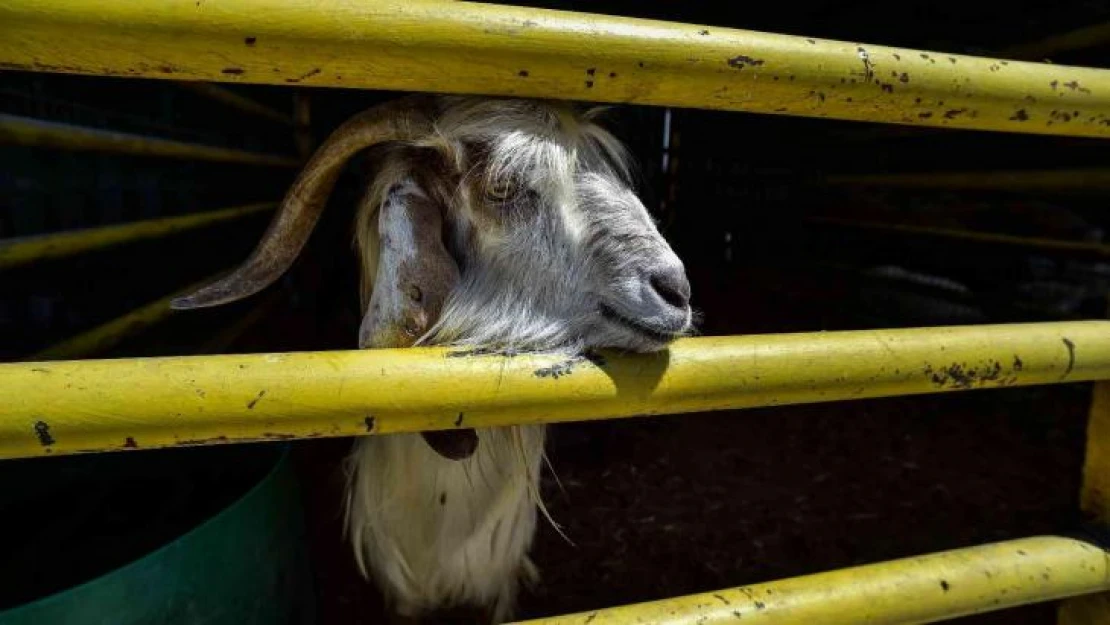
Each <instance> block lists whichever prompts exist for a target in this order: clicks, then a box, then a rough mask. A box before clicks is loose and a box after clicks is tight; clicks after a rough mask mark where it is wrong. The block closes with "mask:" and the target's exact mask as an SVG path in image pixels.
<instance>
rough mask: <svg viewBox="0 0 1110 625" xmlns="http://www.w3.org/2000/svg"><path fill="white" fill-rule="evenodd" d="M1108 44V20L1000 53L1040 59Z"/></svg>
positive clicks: (1015, 56) (1109, 31)
mask: <svg viewBox="0 0 1110 625" xmlns="http://www.w3.org/2000/svg"><path fill="white" fill-rule="evenodd" d="M1107 44H1110V22H1105V23H1102V24H1094V25H1091V26H1084V27H1083V28H1077V29H1075V30H1072V31H1068V32H1066V33H1061V34H1059V35H1053V36H1051V37H1046V38H1044V39H1041V40H1039V41H1034V42H1031V43H1024V44H1019V45H1016V46H1013V47H1011V48H1007V49H1006V50H1005V51H1003V52H1002V55H1003V56H1005V57H1007V58H1011V59H1030V60H1040V59H1045V58H1049V57H1051V56H1053V55H1054V54H1060V53H1061V52H1072V51H1075V50H1084V49H1087V48H1094V47H1097V46H1101V45H1107Z"/></svg>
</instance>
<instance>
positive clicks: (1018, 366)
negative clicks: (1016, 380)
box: [1011, 354, 1025, 371]
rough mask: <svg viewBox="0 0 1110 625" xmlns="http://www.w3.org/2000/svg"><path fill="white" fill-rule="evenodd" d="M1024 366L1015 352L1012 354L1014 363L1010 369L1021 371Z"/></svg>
mask: <svg viewBox="0 0 1110 625" xmlns="http://www.w3.org/2000/svg"><path fill="white" fill-rule="evenodd" d="M1024 368H1025V363H1024V362H1022V361H1021V358H1018V355H1017V354H1014V364H1013V366H1012V367H1011V369H1013V370H1014V371H1021V370H1022V369H1024Z"/></svg>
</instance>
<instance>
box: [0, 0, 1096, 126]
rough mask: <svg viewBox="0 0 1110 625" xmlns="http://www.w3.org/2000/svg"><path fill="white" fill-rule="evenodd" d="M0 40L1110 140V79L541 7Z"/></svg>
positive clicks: (286, 16) (150, 60)
mask: <svg viewBox="0 0 1110 625" xmlns="http://www.w3.org/2000/svg"><path fill="white" fill-rule="evenodd" d="M0 25H2V26H0V67H6V68H11V69H20V70H29V71H46V72H63V73H75V74H88V75H98V76H104V75H109V76H132V77H143V78H163V79H174V80H201V81H214V82H242V83H259V84H278V85H300V86H316V87H324V86H328V87H346V88H363V89H386V90H400V91H436V92H447V93H472V94H488V95H514V96H529V97H540V98H559V99H572V100H584V101H600V102H624V103H635V104H649V105H662V106H675V107H691V108H707V109H722V110H735V111H751V112H759V113H771V114H782V115H802V116H809V117H829V118H835V119H845V120H863V121H873V122H885V123H893V124H906V125H916V126H931V127H948V128H966V129H979V130H995V131H1010V132H1024V133H1039V134H1050V135H1074V136H1090V137H1110V71H1107V70H1099V69H1087V68H1077V67H1067V66H1061V65H1046V64H1034V63H1026V62H1020V61H1006V60H999V59H989V58H979V57H970V56H963V55H958V54H946V53H941V52H933V51H925V50H911V49H902V48H892V47H887V46H879V45H872V44H867V43H859V42H846V41H831V40H823V39H817V38H810V37H801V36H787V35H779V34H770V33H761V32H754V31H746V30H736V29H729V28H718V27H713V26H700V25H691V24H676V23H669V22H661V21H651V20H641V19H629V18H623V17H612V16H603V15H591V14H583V13H571V12H564V11H550V10H541V9H535V8H531V7H513V6H504V5H488V4H481V3H471V2H459V3H452V4H451V5H450V9H445V7H444V4H443V3H440V2H401V1H398V0H380V1H377V2H370V3H359V2H347V1H344V0H323V1H317V0H222V1H221V2H219V3H213V2H201V3H197V2H195V1H194V0H164V1H162V2H134V1H133V0H9V1H8V2H5V3H4V4H3V5H0ZM59 41H64V42H66V45H58V42H59ZM1060 111H1065V112H1068V113H1069V119H1068V120H1066V121H1063V120H1062V119H1061V118H1059V116H1058V113H1059V112H1060Z"/></svg>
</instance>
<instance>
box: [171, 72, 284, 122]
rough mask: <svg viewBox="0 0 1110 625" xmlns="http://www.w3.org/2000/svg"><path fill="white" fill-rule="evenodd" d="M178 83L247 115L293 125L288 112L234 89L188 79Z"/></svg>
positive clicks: (184, 87)
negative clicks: (236, 91) (277, 109)
mask: <svg viewBox="0 0 1110 625" xmlns="http://www.w3.org/2000/svg"><path fill="white" fill-rule="evenodd" d="M178 85H179V86H181V88H183V89H186V90H188V91H192V92H193V93H195V94H197V95H200V96H202V97H205V98H208V99H209V100H212V101H214V102H219V103H221V104H224V105H226V106H229V107H231V108H233V109H236V110H238V111H242V112H243V113H247V114H248V115H254V116H256V117H261V118H263V119H268V120H270V121H272V122H277V123H279V124H285V125H287V126H291V125H293V117H292V116H291V115H289V114H288V113H282V112H281V111H276V110H274V109H272V108H270V107H268V106H266V105H265V104H262V103H261V102H257V101H255V100H252V99H250V98H248V97H246V96H244V95H239V94H238V93H235V92H234V91H231V90H230V89H226V88H224V87H221V86H219V85H213V84H212V83H207V82H188V81H179V82H178Z"/></svg>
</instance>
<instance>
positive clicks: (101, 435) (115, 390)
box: [0, 321, 1110, 458]
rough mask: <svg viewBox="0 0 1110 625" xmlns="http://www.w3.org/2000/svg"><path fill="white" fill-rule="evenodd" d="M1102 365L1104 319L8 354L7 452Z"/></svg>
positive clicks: (283, 434) (1108, 327)
mask: <svg viewBox="0 0 1110 625" xmlns="http://www.w3.org/2000/svg"><path fill="white" fill-rule="evenodd" d="M599 363H600V364H599ZM1096 379H1110V321H1086V322H1062V323H1042V324H1014V325H995V326H962V327H951V328H925V329H909V330H906V329H900V330H874V331H854V332H818V333H811V334H805V333H802V334H785V335H764V336H741V337H702V338H692V339H683V340H680V341H678V342H676V343H675V344H673V345H672V346H671V348H670V349H669V350H668V351H666V352H662V353H658V354H653V355H641V356H635V355H620V354H608V353H604V354H600V355H598V356H597V357H596V358H568V357H566V356H559V355H553V354H531V355H529V354H516V355H511V356H505V355H492V354H484V353H483V352H482V350H469V351H468V350H464V349H460V348H456V349H449V348H419V349H417V348H413V349H382V350H355V351H335V352H303V353H292V354H250V355H223V356H205V357H195V356H194V357H174V358H150V359H131V360H127V359H120V360H101V361H76V362H75V361H67V362H55V363H19V364H0V396H2V397H3V398H4V401H3V402H0V458H10V457H21V456H39V455H43V454H49V453H70V452H81V451H103V450H113V449H119V448H121V447H122V446H123V443H124V441H130V443H129V444H128V445H127V446H128V447H133V446H136V445H137V446H139V447H159V446H169V445H185V444H206V443H218V442H228V441H250V440H268V439H272V438H275V437H276V438H309V437H318V436H351V435H365V434H378V433H381V434H385V433H392V432H416V431H427V430H442V429H452V428H455V427H485V426H502V425H510V424H524V423H543V422H560V421H574V420H592V419H607V418H615V417H629V416H635V415H653V414H665V413H684V412H697V411H706V410H717V409H723V408H748V407H756V406H773V405H782V404H796V403H810V402H822V401H833V400H844V399H855V398H865V397H883V396H891V395H909V394H918V393H934V392H944V391H959V390H969V389H983V388H1007V387H1010V386H1020V385H1030V384H1052V383H1060V382H1080V381H1089V380H1096ZM44 429H49V431H50V432H51V435H50V437H49V439H46V440H48V441H49V444H44V438H43V437H42V436H41V431H42V430H44Z"/></svg>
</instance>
